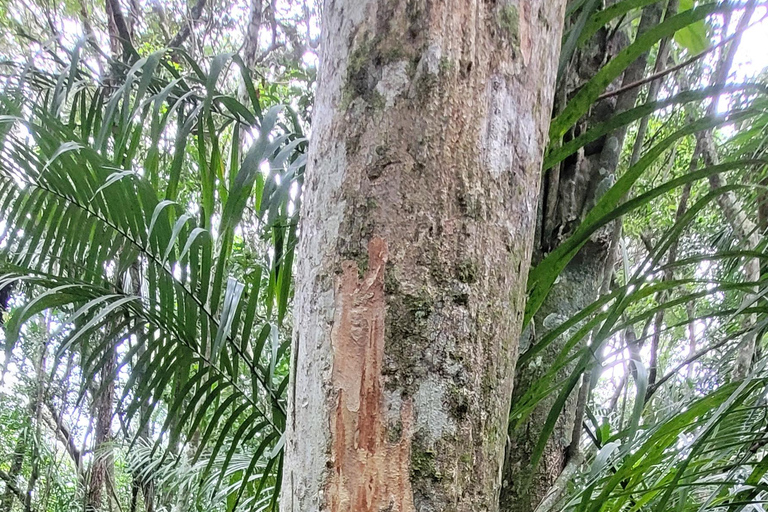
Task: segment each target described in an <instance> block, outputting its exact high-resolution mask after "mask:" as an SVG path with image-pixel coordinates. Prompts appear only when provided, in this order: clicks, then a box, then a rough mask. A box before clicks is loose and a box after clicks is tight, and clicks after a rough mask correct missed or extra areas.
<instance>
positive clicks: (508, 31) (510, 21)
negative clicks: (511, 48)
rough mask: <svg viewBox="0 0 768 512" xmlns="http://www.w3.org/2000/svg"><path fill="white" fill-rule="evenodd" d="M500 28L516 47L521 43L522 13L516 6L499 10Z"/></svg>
mask: <svg viewBox="0 0 768 512" xmlns="http://www.w3.org/2000/svg"><path fill="white" fill-rule="evenodd" d="M498 23H499V27H500V28H501V30H502V31H503V34H504V35H505V36H506V37H507V38H508V39H509V40H510V41H511V42H512V43H513V44H515V45H518V44H519V43H520V12H519V11H518V10H517V6H515V5H505V6H504V7H502V8H501V9H499V15H498Z"/></svg>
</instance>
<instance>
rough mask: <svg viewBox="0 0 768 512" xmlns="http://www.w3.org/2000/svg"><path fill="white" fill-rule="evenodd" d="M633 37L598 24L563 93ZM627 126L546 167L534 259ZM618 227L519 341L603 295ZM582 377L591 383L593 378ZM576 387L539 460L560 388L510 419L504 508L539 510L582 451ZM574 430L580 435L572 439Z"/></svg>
mask: <svg viewBox="0 0 768 512" xmlns="http://www.w3.org/2000/svg"><path fill="white" fill-rule="evenodd" d="M662 11H663V7H662V5H661V2H659V3H655V4H651V5H649V6H647V7H646V8H645V9H644V10H643V15H642V18H641V20H640V24H639V27H638V35H639V34H642V33H644V32H645V31H647V30H649V29H650V28H653V27H654V26H656V25H657V24H658V23H659V20H660V18H661V15H662ZM628 42H629V41H628V37H627V35H626V34H623V33H622V32H615V33H614V35H613V37H609V31H608V30H606V29H604V30H602V31H600V32H598V33H597V34H596V35H595V36H594V37H593V38H592V40H591V41H590V42H589V43H588V44H587V45H586V47H585V48H583V49H581V50H580V51H579V53H578V54H577V56H576V58H575V60H574V62H573V64H572V65H571V66H570V68H569V70H568V72H567V75H566V79H565V80H564V81H563V83H562V84H560V87H561V88H562V89H564V90H563V91H560V94H559V95H558V97H559V98H560V97H562V98H563V100H562V101H565V99H566V98H567V97H568V96H569V95H570V94H572V93H573V92H575V91H576V90H577V89H578V88H579V87H581V85H583V83H584V82H585V81H587V80H589V79H590V78H592V77H593V76H594V75H595V73H597V71H598V70H599V69H600V68H601V67H602V66H603V65H604V64H605V63H606V62H607V61H608V60H610V59H611V58H613V57H614V56H615V55H616V54H617V53H618V52H619V51H621V50H622V49H623V48H624V47H625V46H626V45H627V43H628ZM646 64H647V54H645V55H643V56H641V57H640V58H638V59H637V60H636V61H635V62H633V63H632V64H631V65H630V66H629V67H628V68H627V70H626V71H625V72H624V74H623V78H622V79H621V80H618V81H617V82H616V83H615V84H614V87H619V86H625V85H628V84H632V83H635V82H637V81H638V80H639V79H641V78H642V77H643V75H644V72H645V68H646ZM638 92H639V88H634V89H629V90H627V91H625V92H623V93H621V94H619V95H617V96H615V97H612V98H607V99H605V100H602V101H600V102H598V103H596V104H595V106H594V107H593V108H592V111H591V112H590V114H589V115H588V116H586V117H585V118H584V119H583V120H582V121H581V122H580V123H579V124H578V126H577V127H576V128H575V131H576V133H575V134H577V133H584V132H585V131H586V130H588V129H589V128H590V127H592V126H594V125H596V124H598V123H603V122H606V121H608V120H609V119H610V118H611V117H612V116H613V115H615V114H617V113H620V112H623V111H626V110H628V109H630V108H632V107H634V106H635V102H636V100H637V95H638ZM575 134H574V135H575ZM625 134H626V129H625V128H619V129H617V130H616V131H615V132H613V133H610V134H608V135H607V136H605V137H602V138H601V139H598V140H597V141H595V142H594V143H592V144H590V145H588V146H587V147H586V148H584V150H582V151H580V152H579V153H578V154H577V155H575V156H574V157H571V158H569V159H568V160H566V161H565V162H563V163H562V164H561V165H560V166H559V167H558V168H557V169H552V170H550V171H549V173H548V174H547V175H545V177H544V185H543V186H544V189H545V191H546V192H545V193H543V194H542V197H541V211H542V218H541V219H540V221H539V226H538V229H537V235H538V236H537V238H536V245H535V247H534V264H535V263H537V262H538V260H540V259H541V258H543V256H544V255H546V253H548V252H550V251H552V250H554V249H555V248H556V247H557V246H558V245H559V244H560V243H561V242H562V241H564V240H566V239H568V238H569V237H570V236H571V234H572V233H573V232H574V230H575V229H576V228H577V227H578V225H579V223H580V222H581V221H582V219H583V218H584V215H585V214H586V213H587V212H588V211H589V210H590V209H591V208H592V206H593V205H594V204H595V203H596V202H597V200H598V199H599V196H600V194H602V193H604V192H605V191H606V190H607V189H608V187H610V186H611V185H612V184H613V182H614V176H615V174H616V171H617V168H618V165H619V157H620V155H621V151H622V148H623V146H624V138H625ZM618 233H619V231H618V229H617V227H614V226H612V225H609V226H606V227H605V228H603V229H601V230H599V231H598V232H597V233H595V235H593V236H592V238H591V239H590V240H589V241H588V242H587V243H586V244H585V245H584V247H583V248H582V249H581V250H580V251H579V253H578V254H577V255H576V257H575V258H574V259H573V260H572V261H571V262H570V263H569V264H568V266H567V267H566V268H565V269H564V270H563V272H562V273H561V274H560V277H559V279H558V281H557V283H555V284H554V285H553V287H552V290H551V291H550V293H549V295H548V296H547V299H546V300H545V301H544V303H543V304H542V306H541V308H540V309H539V311H538V312H537V314H536V315H535V317H534V320H533V328H532V329H531V332H530V334H529V336H528V338H526V339H523V340H522V341H521V346H523V347H526V346H530V345H535V344H537V343H538V342H539V341H540V340H542V339H543V337H544V336H545V335H546V334H547V333H548V332H549V331H551V330H552V329H553V328H555V327H558V326H559V325H560V324H562V323H563V322H564V321H566V320H568V319H569V318H571V317H573V316H574V315H576V314H577V313H578V312H579V311H581V310H582V309H583V308H585V307H587V306H588V305H590V304H591V303H592V302H593V301H594V300H596V299H597V297H598V291H599V290H600V288H601V285H602V284H603V279H604V277H605V273H606V265H609V266H612V264H613V254H612V253H613V251H614V250H615V238H616V236H617V235H618ZM610 270H611V269H609V274H608V279H610ZM567 340H568V333H566V334H565V335H563V336H560V337H559V338H558V339H556V340H554V341H553V342H551V343H550V345H549V346H547V348H546V349H544V350H543V351H542V352H541V353H540V354H539V355H538V357H536V358H535V359H534V360H533V361H532V362H531V363H530V364H528V365H525V366H523V367H522V368H518V371H517V375H516V377H515V385H514V396H513V402H515V401H517V400H521V399H522V398H523V397H524V396H525V394H526V391H528V389H530V387H531V386H534V385H536V381H537V380H538V379H539V378H541V377H542V376H543V375H544V374H546V373H547V372H549V371H550V369H551V367H552V364H553V363H554V361H555V360H556V359H557V357H558V355H559V354H560V352H561V350H562V349H563V347H564V345H565V342H566V341H567ZM572 370H573V368H572V366H571V367H566V368H564V369H563V370H562V371H561V372H560V373H559V375H558V378H559V379H560V380H564V379H566V378H567V376H568V375H570V373H571V371H572ZM582 385H583V386H589V382H588V379H586V381H585V382H584V383H583V384H582ZM576 395H577V393H575V392H574V393H572V395H571V397H570V398H569V400H568V402H567V403H566V405H565V407H564V410H563V412H562V413H561V415H560V417H559V418H558V420H557V423H556V424H555V430H554V432H553V433H552V435H551V437H550V439H549V440H548V442H547V444H546V445H545V447H544V451H543V453H542V455H541V459H540V462H539V464H538V465H537V467H536V468H532V467H531V459H532V456H533V452H534V448H535V447H536V445H537V443H538V442H539V439H540V437H541V435H542V431H543V427H544V424H545V422H546V419H547V416H548V415H549V412H550V409H551V408H552V407H553V405H554V403H555V399H556V394H555V393H553V394H551V395H550V396H548V397H547V398H545V399H543V400H540V401H539V402H538V403H537V404H536V407H535V409H534V410H533V412H532V413H531V415H530V416H529V417H528V418H527V419H526V420H525V421H522V422H520V423H518V424H513V425H512V427H511V431H510V440H509V445H508V447H507V456H506V458H505V465H504V476H503V480H502V491H501V507H500V509H501V510H502V511H503V512H532V511H533V510H535V509H536V507H537V506H538V505H539V504H540V503H541V502H542V501H543V500H544V498H545V497H546V496H547V494H548V493H550V492H551V491H552V490H553V486H554V485H555V482H556V481H557V479H558V477H559V476H560V474H561V473H562V472H563V470H564V468H565V467H566V464H567V462H568V458H569V457H573V456H575V455H576V454H577V453H578V442H579V436H578V433H579V432H581V429H580V428H576V429H574V424H575V423H580V421H581V418H579V417H578V416H579V414H577V399H576ZM585 396H586V395H585ZM574 433H576V436H575V437H576V439H573V437H574V436H573V434H574Z"/></svg>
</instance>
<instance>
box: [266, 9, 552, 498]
mask: <svg viewBox="0 0 768 512" xmlns="http://www.w3.org/2000/svg"><path fill="white" fill-rule="evenodd" d="M563 12H564V2H562V1H559V2H551V1H543V0H539V1H533V0H525V1H524V0H520V1H517V2H486V1H480V0H452V1H448V2H431V1H427V0H407V1H406V0H388V1H385V0H364V1H361V0H355V1H352V0H344V1H342V0H335V1H334V0H327V1H326V3H325V8H324V14H325V18H324V24H323V32H322V33H323V37H324V40H323V44H322V49H321V62H322V65H321V68H320V82H319V87H318V93H317V102H316V108H315V113H314V121H313V122H314V124H313V132H314V133H313V139H312V142H311V147H310V157H309V164H308V169H307V174H306V181H305V188H304V190H305V196H304V203H303V208H304V211H303V212H302V221H301V222H302V224H301V241H300V245H299V252H300V254H301V257H300V258H298V260H297V261H299V266H298V268H297V291H296V306H295V318H296V327H295V336H294V339H295V343H294V348H293V350H294V354H293V357H294V360H293V364H292V375H291V377H292V379H293V385H292V392H291V394H290V395H291V397H290V404H289V419H288V432H287V442H286V460H285V469H284V477H283V482H284V483H283V491H282V497H281V509H282V510H286V511H290V512H294V511H295V512H299V511H300V512H307V511H309V512H313V511H324V512H325V511H337V510H339V511H341V510H355V511H359V512H380V511H382V510H389V511H392V512H395V511H397V512H410V511H431V510H435V511H436V510H440V511H495V510H497V509H498V490H499V480H500V470H501V463H502V458H503V447H504V439H505V437H506V424H507V419H508V418H507V413H508V410H509V402H510V397H511V391H512V389H511V388H512V378H513V374H514V365H515V361H516V357H517V339H518V335H519V329H520V322H521V319H522V313H523V305H524V291H525V281H526V276H527V272H528V265H529V262H530V258H531V245H532V238H533V231H534V221H535V210H536V197H537V192H538V182H539V169H540V165H541V158H542V154H543V149H544V146H545V144H546V141H547V128H548V125H549V117H550V113H551V109H552V98H553V84H554V80H555V74H556V67H557V52H558V48H559V44H558V43H559V40H560V32H561V29H562V27H561V25H562V17H563Z"/></svg>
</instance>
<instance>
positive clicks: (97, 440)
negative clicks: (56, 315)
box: [85, 333, 117, 511]
mask: <svg viewBox="0 0 768 512" xmlns="http://www.w3.org/2000/svg"><path fill="white" fill-rule="evenodd" d="M107 335H111V333H108V334H107ZM106 350H108V351H109V353H110V356H109V357H107V358H106V361H105V364H104V366H103V367H102V368H101V371H100V372H99V374H100V375H99V377H100V379H99V384H100V385H99V387H98V388H97V389H98V391H97V393H96V395H95V396H94V404H93V406H94V412H95V413H96V418H95V419H96V428H95V433H94V441H93V462H92V464H91V470H90V475H89V476H90V478H89V481H88V492H87V495H86V506H85V509H86V511H99V510H102V499H103V497H102V495H103V492H104V490H106V489H107V486H108V485H110V481H111V479H112V473H113V469H114V459H113V456H112V448H111V447H110V446H109V444H110V442H111V437H112V413H113V402H114V395H115V378H116V375H115V371H116V368H117V365H116V362H117V361H116V354H115V345H114V344H111V345H110V346H108V347H107V349H106Z"/></svg>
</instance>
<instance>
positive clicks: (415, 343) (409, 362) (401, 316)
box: [383, 270, 434, 395]
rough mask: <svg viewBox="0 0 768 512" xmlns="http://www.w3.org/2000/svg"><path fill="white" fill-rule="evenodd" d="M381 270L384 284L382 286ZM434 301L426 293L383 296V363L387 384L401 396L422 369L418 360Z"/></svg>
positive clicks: (413, 385) (411, 389)
mask: <svg viewBox="0 0 768 512" xmlns="http://www.w3.org/2000/svg"><path fill="white" fill-rule="evenodd" d="M386 281H387V279H386V270H385V286H386ZM433 310H434V301H433V300H432V298H431V297H430V296H429V295H428V294H426V293H423V294H418V295H411V294H404V293H395V294H392V295H390V296H389V297H388V298H387V316H386V320H385V322H386V324H385V330H386V331H385V332H386V335H385V336H386V347H385V354H386V356H385V357H386V364H385V368H384V370H383V372H384V374H386V375H387V376H388V379H387V386H388V387H390V388H391V389H399V390H400V391H401V392H403V394H405V395H412V394H413V393H414V392H415V391H416V384H417V382H418V379H419V378H420V377H421V374H420V373H419V372H420V371H423V368H422V365H421V364H420V360H421V357H422V350H423V347H425V346H427V344H428V343H429V337H428V334H429V328H428V322H429V317H430V316H431V315H432V312H433Z"/></svg>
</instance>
